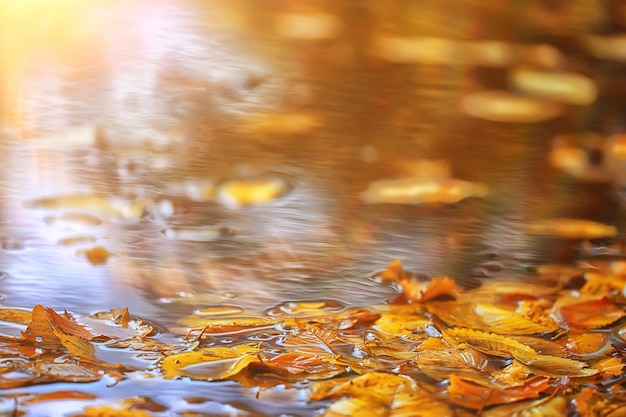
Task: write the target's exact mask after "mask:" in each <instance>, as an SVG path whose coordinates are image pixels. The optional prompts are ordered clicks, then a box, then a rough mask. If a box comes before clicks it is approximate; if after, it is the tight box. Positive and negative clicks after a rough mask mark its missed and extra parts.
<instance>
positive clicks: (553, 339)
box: [0, 260, 626, 417]
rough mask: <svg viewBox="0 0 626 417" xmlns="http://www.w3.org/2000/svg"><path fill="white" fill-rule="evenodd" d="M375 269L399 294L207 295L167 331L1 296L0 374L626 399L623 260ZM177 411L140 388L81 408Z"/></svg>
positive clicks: (407, 398)
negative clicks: (367, 300) (484, 274)
mask: <svg viewBox="0 0 626 417" xmlns="http://www.w3.org/2000/svg"><path fill="white" fill-rule="evenodd" d="M375 279H376V280H378V281H379V282H380V284H381V285H388V284H391V285H395V286H397V288H398V292H399V294H398V296H397V297H396V299H394V300H393V301H392V302H390V303H388V304H386V305H374V306H363V307H345V306H344V305H343V304H341V303H339V302H336V301H333V300H327V301H319V300H318V301H310V302H305V301H299V302H284V303H282V304H280V305H278V306H276V307H275V308H272V309H269V310H267V311H266V312H264V313H258V312H252V311H245V310H243V309H241V308H239V307H237V306H234V305H212V306H206V307H204V308H201V309H197V310H196V311H195V312H194V313H193V314H192V315H190V316H188V317H184V318H182V319H180V322H179V324H180V327H176V328H171V329H169V330H168V331H165V330H163V329H159V328H158V327H157V326H155V325H153V324H151V323H150V322H148V321H145V320H141V319H139V318H137V317H134V316H132V315H131V314H130V313H129V311H128V309H126V308H123V309H122V308H119V309H113V310H111V311H108V312H101V313H96V314H93V315H89V316H81V315H78V314H73V313H69V312H67V311H64V312H58V311H55V310H54V309H52V308H48V307H44V306H42V305H37V306H35V307H34V308H33V309H32V311H30V310H22V309H12V308H6V307H5V308H2V309H0V318H1V322H2V326H3V327H2V335H0V358H1V360H0V363H1V366H0V388H1V389H2V390H3V391H5V390H10V389H12V388H17V387H24V386H34V385H38V384H47V383H53V382H72V383H86V382H94V381H98V380H101V379H103V378H107V379H108V380H110V381H112V382H111V383H112V384H114V383H117V382H120V381H122V380H125V379H129V378H146V379H150V378H164V379H165V380H168V379H187V380H195V381H204V383H206V384H208V385H210V384H215V383H216V382H217V381H231V382H233V381H234V382H236V383H238V384H240V385H241V386H243V387H253V388H255V389H256V390H257V391H256V395H257V398H259V397H263V395H264V393H266V392H270V391H271V390H272V389H276V388H277V387H280V388H281V389H284V390H293V391H297V392H298V393H300V394H301V395H304V396H306V399H307V401H308V402H309V403H319V404H320V405H319V413H320V415H323V416H401V415H402V416H404V415H414V414H413V413H414V412H415V410H420V413H421V414H420V415H422V416H437V417H440V416H466V415H474V414H476V413H481V415H484V416H504V415H507V416H508V415H548V416H549V415H554V416H557V415H558V416H561V415H566V414H572V415H580V416H599V415H602V416H604V415H622V414H623V413H624V412H626V406H625V405H624V404H626V389H625V387H624V376H623V368H624V355H625V354H626V325H625V323H624V316H626V310H625V309H624V306H625V305H626V261H621V260H617V261H616V260H611V261H593V262H590V263H585V264H580V265H577V266H563V265H547V266H542V267H539V268H538V269H537V271H536V274H534V275H532V276H529V277H528V279H526V280H523V281H520V280H507V279H504V278H503V279H495V280H489V281H485V282H484V283H483V285H481V286H480V287H478V288H475V289H471V290H463V289H462V288H460V287H459V286H458V285H457V284H456V282H455V281H454V280H453V279H452V278H450V277H447V276H440V277H433V278H430V279H424V278H423V277H420V276H418V275H414V274H411V273H409V272H407V271H405V270H404V269H403V267H402V264H401V262H400V261H398V260H395V261H393V262H392V263H391V264H390V265H389V266H388V267H387V269H385V270H384V271H381V272H380V273H378V274H376V277H375ZM16 329H18V330H16ZM11 331H12V332H13V333H14V334H13V335H11V334H10V333H11ZM163 334H166V335H168V337H163ZM111 351H114V352H119V354H116V355H108V356H107V355H106V352H111ZM107 357H109V358H110V357H114V358H116V361H117V360H119V361H120V362H116V361H110V360H108V359H107ZM141 364H143V365H141ZM72 386H73V387H76V386H80V384H73V385H72ZM5 392H9V391H5ZM7 398H9V399H11V400H12V401H13V404H14V411H13V412H14V415H22V414H23V412H21V411H20V410H22V409H23V408H26V407H28V405H29V404H32V403H34V402H49V403H50V404H52V403H54V402H55V401H56V402H58V401H67V400H72V399H74V400H76V399H79V400H93V399H95V397H94V396H92V395H90V394H87V393H83V392H81V391H80V390H76V391H74V390H72V391H63V390H60V391H58V392H48V393H45V394H40V395H34V394H32V393H30V394H24V393H15V394H10V395H8V396H7ZM167 412H168V409H167V407H166V406H163V405H160V404H158V403H157V402H153V401H151V400H150V399H149V398H139V397H132V398H128V399H125V400H119V401H116V402H106V403H102V402H99V403H97V404H95V405H87V406H85V407H84V409H83V411H82V412H80V413H77V414H76V413H74V414H71V415H72V416H79V415H80V416H108V415H118V416H150V415H165V414H163V413H167ZM294 412H295V413H296V414H294V415H298V414H297V411H295V410H294ZM167 415H171V414H167ZM182 415H200V414H193V413H192V414H188V413H187V414H182ZM202 415H204V414H202ZM235 415H260V414H249V413H246V412H245V411H240V412H236V413H235Z"/></svg>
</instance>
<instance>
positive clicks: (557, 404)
mask: <svg viewBox="0 0 626 417" xmlns="http://www.w3.org/2000/svg"><path fill="white" fill-rule="evenodd" d="M480 415H481V416H482V417H511V416H516V417H563V416H566V415H567V401H566V400H565V398H564V397H554V398H550V397H547V398H541V399H539V400H531V401H520V402H516V403H513V404H509V405H501V406H499V407H493V408H489V409H487V410H483V411H482V412H481V413H480Z"/></svg>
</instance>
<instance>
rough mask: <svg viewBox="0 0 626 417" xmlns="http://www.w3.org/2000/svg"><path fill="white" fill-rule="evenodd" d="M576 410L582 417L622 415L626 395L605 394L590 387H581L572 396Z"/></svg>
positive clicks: (624, 411)
mask: <svg viewBox="0 0 626 417" xmlns="http://www.w3.org/2000/svg"><path fill="white" fill-rule="evenodd" d="M574 403H575V404H576V410H577V411H578V414H579V415H580V416H582V417H597V416H607V417H609V416H616V417H618V416H623V415H625V414H624V413H626V396H625V395H624V394H623V393H622V395H615V396H611V397H609V396H606V395H604V394H603V393H602V392H600V391H597V390H595V389H592V388H587V387H585V388H583V389H582V390H581V391H580V392H579V393H578V394H576V395H575V396H574Z"/></svg>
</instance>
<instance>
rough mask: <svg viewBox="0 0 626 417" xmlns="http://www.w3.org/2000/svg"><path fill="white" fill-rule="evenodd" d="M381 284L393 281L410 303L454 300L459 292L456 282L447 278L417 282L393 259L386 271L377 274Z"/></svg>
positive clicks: (399, 262) (397, 260) (400, 262)
mask: <svg viewBox="0 0 626 417" xmlns="http://www.w3.org/2000/svg"><path fill="white" fill-rule="evenodd" d="M379 278H380V280H381V281H383V282H388V281H393V282H395V283H397V284H398V285H399V286H400V287H401V288H402V292H403V294H404V296H405V297H406V298H407V299H408V300H410V301H416V302H425V301H429V300H432V299H434V298H438V297H441V296H446V297H451V298H456V297H457V296H458V295H459V293H460V291H459V288H458V287H457V285H456V282H455V281H454V280H453V279H452V278H450V277H447V276H441V277H434V278H431V279H430V280H428V281H418V280H417V279H416V278H414V277H413V276H412V275H410V274H408V273H407V272H406V271H404V269H403V268H402V261H400V260H399V259H394V260H393V261H391V263H390V264H389V265H388V266H387V269H385V270H384V271H382V272H381V273H380V274H379Z"/></svg>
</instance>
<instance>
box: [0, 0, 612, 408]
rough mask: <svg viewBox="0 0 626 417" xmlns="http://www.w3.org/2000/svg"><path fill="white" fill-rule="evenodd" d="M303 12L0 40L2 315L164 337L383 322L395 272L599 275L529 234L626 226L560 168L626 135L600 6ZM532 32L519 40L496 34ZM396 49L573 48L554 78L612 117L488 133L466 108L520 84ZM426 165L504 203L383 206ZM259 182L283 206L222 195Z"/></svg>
mask: <svg viewBox="0 0 626 417" xmlns="http://www.w3.org/2000/svg"><path fill="white" fill-rule="evenodd" d="M67 3H68V4H71V3H72V2H67ZM300 3H302V2H300ZM300 3H299V5H298V6H295V5H289V4H287V3H284V2H278V1H262V2H252V1H250V2H248V1H238V2H228V5H226V2H208V1H207V2H174V1H165V0H164V1H158V2H141V1H137V2H104V3H103V4H102V5H100V6H93V7H92V8H85V9H84V10H79V9H81V8H82V7H83V6H76V5H75V6H74V8H75V9H77V12H76V13H78V16H82V17H84V21H83V22H82V23H81V24H77V25H75V26H73V27H72V28H67V27H66V26H63V25H62V21H63V18H62V17H61V16H58V15H51V17H50V21H49V22H48V26H45V27H43V29H41V30H40V32H37V31H34V32H33V33H30V32H29V31H28V30H27V29H25V27H27V26H28V25H25V26H24V27H21V28H20V27H17V26H15V27H11V28H10V29H4V30H5V31H6V32H7V33H2V29H0V34H2V35H3V39H5V41H4V43H3V44H0V45H3V47H4V49H3V50H4V54H3V56H2V58H3V59H2V60H0V64H1V65H2V66H1V67H0V74H2V75H3V78H4V79H5V82H4V83H3V84H2V85H1V89H0V93H1V98H2V100H1V101H0V121H1V122H2V124H1V126H0V138H1V141H0V154H2V156H3V158H2V162H1V165H0V169H1V170H2V176H1V177H0V178H1V179H0V210H1V211H2V217H1V218H0V219H1V220H0V240H1V242H0V243H1V247H2V249H1V250H0V271H2V275H1V280H0V295H1V297H2V301H1V302H2V305H4V306H11V307H25V308H32V307H33V305H35V304H39V303H40V304H44V305H49V306H53V307H54V308H55V309H57V310H63V309H68V310H70V311H75V312H78V313H83V314H85V313H91V312H94V311H99V310H107V309H110V308H113V307H125V306H128V307H129V308H130V310H131V312H132V313H133V314H135V315H137V316H140V317H144V318H148V319H150V320H152V321H153V322H155V323H157V324H160V325H161V326H163V327H164V328H169V327H173V326H176V321H177V319H178V318H180V317H182V316H184V315H186V314H190V313H191V312H193V311H194V310H196V309H199V308H204V307H207V306H211V305H219V304H228V305H235V306H238V307H240V308H242V309H244V310H252V311H256V312H259V313H262V312H264V311H267V310H268V309H271V308H273V307H275V306H277V305H278V304H280V303H282V302H284V301H295V300H320V299H323V300H337V301H339V302H341V303H343V304H345V305H347V306H350V305H371V304H378V303H383V302H386V301H388V300H390V299H391V298H393V297H394V295H395V294H396V293H395V291H394V289H392V288H388V287H386V286H383V285H380V284H379V283H376V282H374V281H373V280H372V279H371V276H372V274H373V273H374V272H375V271H377V270H380V269H381V268H384V267H385V266H386V265H387V264H388V263H389V262H390V261H391V260H392V259H394V258H399V259H401V260H402V261H403V263H404V265H405V266H406V268H407V269H408V270H410V271H414V272H417V273H421V274H425V275H428V276H433V275H442V274H448V275H450V276H452V277H454V278H455V279H457V280H459V281H460V282H461V283H464V284H465V285H467V286H471V285H472V284H475V283H476V282H477V280H478V279H483V278H488V277H490V276H517V277H523V276H525V275H526V274H527V273H528V270H529V268H531V267H533V266H536V265H540V264H544V263H560V262H569V261H572V260H574V259H576V257H577V256H580V253H579V251H578V248H579V247H580V242H581V240H579V239H567V240H564V239H555V238H551V237H546V236H536V235H531V234H528V233H527V229H526V225H527V224H528V223H529V222H530V221H532V220H536V219H538V220H543V219H550V218H557V217H573V218H585V219H589V220H595V221H599V222H603V223H607V224H612V225H616V226H618V227H620V226H623V224H624V220H623V218H624V216H623V215H622V214H621V212H622V210H623V208H622V201H621V198H620V193H619V191H620V187H621V186H623V185H624V184H621V183H620V182H619V181H617V180H615V181H612V182H610V181H609V182H581V181H579V180H577V179H575V178H572V176H569V175H568V174H567V173H563V172H561V171H559V170H557V169H556V168H554V167H552V166H550V164H549V163H548V155H549V154H550V151H551V149H552V143H553V142H552V141H553V138H554V137H555V135H559V134H561V135H563V134H567V135H571V137H573V142H574V144H575V145H577V146H581V147H587V148H589V149H592V148H593V147H594V146H596V145H597V144H596V143H593V141H591V142H592V143H590V141H589V140H588V136H589V134H588V133H589V132H595V133H596V134H598V135H600V136H601V137H602V138H606V137H609V136H610V135H613V134H616V133H619V132H620V131H621V129H622V128H623V114H624V112H623V108H622V107H621V105H620V104H619V103H620V102H621V100H622V99H623V93H624V91H623V87H622V86H621V85H620V84H619V83H618V81H617V80H618V78H619V77H618V75H619V74H620V73H621V72H622V71H623V65H622V64H621V63H620V62H614V61H611V60H601V59H598V58H597V57H595V56H594V55H593V53H592V51H589V50H588V49H585V47H584V46H583V45H582V41H581V39H583V38H584V36H587V35H588V34H591V33H594V34H600V35H605V34H607V33H608V34H612V33H614V32H615V31H617V32H619V25H618V23H619V22H612V21H610V19H609V18H608V17H607V16H606V12H605V11H604V10H603V9H601V8H600V7H599V6H598V5H595V4H592V3H593V2H589V3H587V5H584V3H585V2H581V1H576V2H571V4H570V3H567V4H565V3H564V4H561V5H560V6H558V5H557V6H553V7H550V6H549V4H548V2H545V4H544V2H537V4H535V5H534V6H532V7H529V8H528V10H527V11H524V12H520V10H519V9H515V10H513V7H512V6H511V7H510V8H509V6H501V7H500V6H498V7H494V6H490V5H489V2H488V1H485V2H480V1H465V2H462V7H460V8H459V10H458V11H455V12H454V13H452V14H451V11H450V10H443V8H442V7H441V6H440V5H438V4H439V2H436V1H423V2H411V1H406V2H403V1H400V2H385V1H382V2H381V1H371V2H339V3H337V2H330V1H328V2H326V1H319V2H315V1H311V2H305V3H302V4H300ZM483 3H484V4H483ZM598 3H599V2H598ZM76 4H79V3H76ZM417 4H419V6H418V5H417ZM42 7H43V6H42ZM586 8H588V9H589V10H587V9H586ZM13 12H14V13H18V12H16V11H13ZM296 12H297V13H310V12H324V13H328V14H329V15H331V16H336V17H337V19H338V20H337V22H338V23H337V24H338V25H339V26H338V29H336V30H335V29H332V30H330V29H329V30H328V31H326V32H325V31H324V30H323V28H322V29H320V30H321V33H322V38H321V39H295V38H293V37H297V36H296V35H290V32H289V29H288V28H287V29H284V27H283V28H282V29H280V28H281V27H282V26H276V25H277V24H276V21H277V19H278V20H279V18H280V17H281V16H285V14H286V13H296ZM592 12H593V13H592ZM19 13H22V14H20V15H19V16H21V17H20V19H23V20H19V19H18V21H23V22H26V23H28V22H30V23H32V24H37V22H39V21H40V19H41V16H40V15H39V14H38V13H40V12H36V11H34V10H30V9H28V8H27V7H24V10H22V11H21V12H19ZM41 13H43V12H41ZM50 13H52V12H50ZM517 13H522V15H521V16H516V14H517ZM511 16H516V19H515V22H516V25H513V26H509V25H502V24H500V23H498V22H503V21H505V20H506V19H507V18H509V17H511ZM550 16H552V17H555V16H557V17H559V19H557V20H554V19H553V20H551V18H550ZM607 19H608V20H609V21H608V22H607ZM615 19H617V18H615ZM55 24H58V25H59V27H65V29H62V30H61V29H59V27H56V26H55ZM616 25H617V26H616ZM277 27H278V28H279V29H277ZM331 27H333V26H332V25H331ZM615 27H617V29H615ZM611 28H612V29H611ZM46 31H49V32H46ZM281 31H282V32H281ZM285 31H287V32H285ZM381 34H384V35H389V34H394V35H398V36H421V37H427V36H430V37H443V38H446V39H451V40H454V41H459V42H460V41H476V40H484V39H487V40H498V41H503V42H505V43H506V45H531V44H535V43H544V44H547V45H552V46H554V47H555V48H557V49H558V50H559V51H561V53H563V56H564V59H565V62H564V63H560V64H558V66H557V67H558V68H557V69H559V70H570V71H576V72H579V73H582V74H585V75H586V76H588V77H589V78H590V79H591V80H593V82H594V83H595V84H596V85H597V87H598V98H597V100H596V101H595V102H594V103H593V104H591V105H585V106H580V105H569V104H565V105H564V110H563V114H561V115H560V116H559V117H555V118H551V119H550V120H546V121H538V122H533V123H511V122H493V121H489V120H483V119H480V118H475V117H472V115H469V114H466V113H464V112H463V108H462V105H461V103H462V99H463V97H464V96H465V95H467V94H468V93H470V92H475V91H481V90H492V89H497V90H499V89H509V88H510V85H509V84H508V81H507V73H508V70H509V65H505V66H503V67H498V66H496V67H486V66H482V65H469V64H467V63H464V62H460V63H459V62H453V63H443V64H442V63H436V64H420V63H408V64H407V63H394V62H387V61H385V59H380V57H376V56H373V55H372V53H371V52H370V50H371V45H372V42H374V41H373V39H375V38H376V37H377V36H380V35H381ZM290 36H292V38H290ZM6 39H14V40H16V43H15V45H14V47H11V46H10V45H11V43H10V42H11V41H10V40H9V41H7V40H6ZM18 39H27V40H28V42H26V43H23V44H20V43H19V42H17V40H18ZM284 115H287V116H284ZM589 155H592V152H591V151H590V153H589ZM591 159H593V158H592V157H591V156H590V160H591ZM421 160H445V161H447V163H448V164H449V166H450V171H451V175H452V177H453V178H459V179H463V180H466V181H471V182H475V183H480V184H485V185H486V186H487V187H488V193H487V195H486V196H484V197H471V198H468V199H465V200H462V201H460V202H458V203H456V204H443V203H439V204H423V205H403V204H365V202H364V201H363V200H362V198H361V194H362V193H363V192H364V191H365V190H366V189H367V188H368V186H369V185H370V184H371V183H372V182H374V181H378V180H383V179H392V178H403V177H407V176H411V175H415V172H412V171H411V170H412V168H411V167H414V166H415V163H416V161H421ZM591 165H594V164H593V163H592V164H591ZM596 165H597V166H598V167H599V168H598V169H601V168H602V161H600V162H599V163H597V164H596ZM592 168H593V166H592ZM618 168H619V167H618ZM620 172H621V171H620V170H619V169H617V171H615V172H614V171H611V175H609V177H610V178H617V179H619V177H620V175H619V174H620ZM241 178H243V179H246V180H251V181H256V180H259V179H260V180H264V179H267V178H279V179H280V181H284V184H285V186H284V189H282V190H281V191H279V192H277V194H276V196H275V197H277V198H273V197H272V198H268V200H270V201H260V200H259V201H260V202H259V203H258V204H252V205H249V206H245V207H234V206H233V205H232V204H225V203H224V201H223V200H220V199H219V198H215V197H214V187H220V185H223V184H224V182H225V181H228V180H233V179H241ZM283 194H284V195H283ZM66 196H78V197H73V198H69V199H68V198H66ZM64 198H65V200H63V199H64ZM41 199H48V200H41ZM55 199H56V200H55ZM168 230H169V232H168ZM620 230H621V229H620ZM181 231H186V232H185V233H183V232H181ZM73 238H76V239H73ZM602 243H603V242H602V241H599V242H594V245H597V246H601V244H602ZM94 248H103V249H104V251H102V252H98V253H95V252H89V251H90V250H93V249H94ZM90 254H91V255H93V256H96V255H101V256H102V258H98V259H95V260H94V258H91V259H90V258H89V256H91V255H90ZM122 384H129V385H132V382H129V381H125V382H123V383H122ZM175 386H176V383H175V382H167V383H164V385H163V388H162V389H163V392H164V393H167V392H170V391H169V390H174V391H172V392H170V394H169V395H173V396H175V395H176V393H175V390H176V389H178V388H174V387H175ZM157 389H159V390H160V389H161V388H157ZM190 389H191V390H195V389H196V388H195V385H194V386H193V387H190ZM95 390H96V391H98V392H101V393H104V392H108V389H103V388H102V385H98V384H96V388H95ZM198 390H199V392H198V395H204V393H203V392H202V389H201V388H198ZM112 392H116V391H112ZM120 394H121V392H120ZM123 394H124V395H127V392H124V393H123ZM111 395H113V396H116V395H119V394H115V393H113V394H111ZM164 395H166V394H164ZM233 395H234V394H233ZM209 397H211V396H210V395H209ZM218 400H219V398H218ZM300 407H302V404H300ZM311 411H312V410H308V411H305V410H304V408H302V415H305V414H308V413H310V412H311ZM267 412H268V413H269V414H279V413H280V412H285V410H278V409H274V410H270V411H267ZM34 413H35V414H33V415H37V414H36V412H34Z"/></svg>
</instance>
